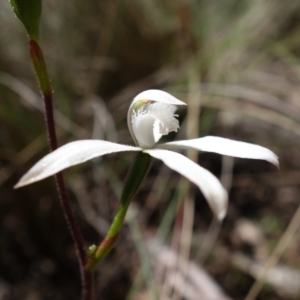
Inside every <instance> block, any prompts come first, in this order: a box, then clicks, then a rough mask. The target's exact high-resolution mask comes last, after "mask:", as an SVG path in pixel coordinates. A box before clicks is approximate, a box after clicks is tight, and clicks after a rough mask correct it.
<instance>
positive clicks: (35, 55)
mask: <svg viewBox="0 0 300 300" xmlns="http://www.w3.org/2000/svg"><path fill="white" fill-rule="evenodd" d="M29 50H30V56H31V60H32V64H33V67H34V70H35V74H36V77H37V80H38V83H39V86H40V90H41V93H42V97H43V100H44V106H45V119H46V127H47V132H48V140H49V146H50V150H51V151H54V150H55V149H56V148H57V137H56V131H55V120H54V114H53V100H52V87H51V83H50V79H49V76H48V72H47V67H46V63H45V60H44V56H43V52H42V49H41V47H40V45H39V43H38V42H37V40H34V39H29ZM55 181H56V186H57V189H58V194H59V198H60V202H61V206H62V209H63V213H64V216H65V219H66V222H67V224H68V228H69V231H70V233H71V236H72V238H73V241H74V244H75V248H76V253H77V257H78V262H79V265H80V273H81V281H82V300H92V299H93V278H92V277H93V276H92V274H91V273H90V272H87V271H86V270H85V268H84V266H85V265H86V262H87V254H86V249H85V243H84V240H83V237H82V234H81V232H80V229H79V226H78V224H77V221H76V218H75V216H74V214H73V211H72V208H71V205H70V200H69V197H68V195H67V192H66V188H65V183H64V179H63V176H62V173H58V174H56V175H55Z"/></svg>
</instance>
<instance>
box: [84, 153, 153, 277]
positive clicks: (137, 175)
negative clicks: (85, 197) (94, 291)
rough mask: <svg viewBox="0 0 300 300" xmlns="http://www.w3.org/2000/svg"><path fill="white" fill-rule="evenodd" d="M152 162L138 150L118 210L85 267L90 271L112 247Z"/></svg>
mask: <svg viewBox="0 0 300 300" xmlns="http://www.w3.org/2000/svg"><path fill="white" fill-rule="evenodd" d="M151 163H152V157H151V156H150V155H149V154H146V153H144V152H138V153H137V155H136V158H135V160H134V162H133V165H132V168H131V170H130V172H129V174H128V177H127V179H126V182H125V186H124V189H123V193H122V196H121V200H120V204H119V207H118V211H117V213H116V215H115V217H114V220H113V222H112V224H111V226H110V228H109V230H108V232H107V235H106V237H105V238H104V240H103V241H102V242H101V244H100V245H99V246H98V248H97V249H95V251H94V252H93V253H92V254H91V255H90V261H89V262H88V264H87V266H86V269H87V270H89V271H92V270H94V269H95V267H96V265H97V264H98V263H99V262H100V261H101V260H103V258H104V257H105V256H106V255H107V254H108V253H109V252H110V250H111V249H112V248H113V247H114V245H115V243H116V241H117V238H118V234H119V231H120V229H121V227H122V225H123V222H124V219H125V216H126V213H127V210H128V207H129V204H130V201H131V199H132V198H133V196H134V195H135V194H136V192H137V191H138V189H139V188H140V186H141V184H142V182H143V180H144V178H145V177H146V175H147V173H148V171H149V169H150V166H151Z"/></svg>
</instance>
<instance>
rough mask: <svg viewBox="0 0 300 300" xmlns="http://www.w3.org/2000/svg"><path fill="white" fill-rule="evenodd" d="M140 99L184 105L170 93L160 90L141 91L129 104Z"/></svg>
mask: <svg viewBox="0 0 300 300" xmlns="http://www.w3.org/2000/svg"><path fill="white" fill-rule="evenodd" d="M140 100H151V101H156V102H161V103H165V104H173V105H186V103H184V102H182V101H180V100H178V99H177V98H175V97H174V96H172V95H171V94H169V93H167V92H164V91H161V90H147V91H144V92H141V93H139V94H138V95H137V96H135V98H134V99H133V101H132V103H131V105H132V104H134V103H136V102H137V101H140Z"/></svg>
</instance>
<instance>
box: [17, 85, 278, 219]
mask: <svg viewBox="0 0 300 300" xmlns="http://www.w3.org/2000/svg"><path fill="white" fill-rule="evenodd" d="M139 101H141V102H139ZM152 101H153V102H152ZM175 105H185V103H184V102H182V101H180V100H178V99H176V98H175V97H173V96H171V95H170V94H168V93H166V92H163V91H159V90H148V91H145V92H142V93H140V94H139V95H137V96H136V97H135V98H134V100H133V102H132V104H131V105H130V108H129V111H128V127H129V130H130V132H131V135H132V137H133V138H134V140H135V142H136V144H138V145H140V144H139V143H138V141H139V142H140V143H141V144H142V145H140V147H134V146H127V145H121V144H117V143H112V142H108V141H102V140H81V141H75V142H71V143H68V144H66V145H64V146H62V147H60V148H58V149H57V150H55V151H53V152H51V153H50V154H48V155H46V156H45V157H44V158H42V159H41V160H40V161H39V162H37V163H36V164H35V165H34V166H33V167H32V168H31V169H30V170H29V171H28V172H27V173H26V174H25V175H24V176H23V177H22V178H21V179H20V181H19V182H18V183H17V184H16V185H15V188H19V187H22V186H25V185H28V184H31V183H34V182H37V181H39V180H42V179H44V178H47V177H49V176H52V175H54V174H56V173H58V172H60V171H62V170H64V169H66V168H69V167H71V166H74V165H77V164H80V163H83V162H85V161H87V160H90V159H93V158H95V157H98V156H101V155H105V154H109V153H116V152H124V151H143V152H145V153H148V154H149V155H151V156H152V157H154V158H156V159H159V160H161V161H163V163H164V164H166V165H167V166H168V167H170V168H171V169H172V170H174V171H176V172H178V173H180V174H181V175H183V176H185V177H186V178H188V179H189V180H190V181H191V182H193V183H194V184H195V185H197V186H198V187H199V189H200V190H201V191H202V193H203V195H204V196H205V198H206V200H207V202H208V204H209V206H210V208H211V210H212V212H213V214H214V215H215V217H216V218H217V219H218V220H220V221H221V220H222V219H223V218H224V217H225V215H226V211H227V205H228V195H227V192H226V190H225V189H224V188H223V186H222V185H221V183H220V182H219V180H218V179H217V178H216V177H215V176H214V175H213V174H211V173H210V172H209V171H207V170H205V169H204V168H202V167H200V166H199V165H197V164H196V163H194V162H192V161H191V160H189V159H188V158H186V157H185V156H183V155H181V154H179V153H176V152H174V151H173V150H178V149H179V150H180V149H194V150H198V151H199V150H200V151H209V152H215V153H219V154H221V155H230V156H234V157H241V158H250V159H263V160H266V161H269V162H271V163H272V164H274V165H276V166H279V163H278V157H277V156H276V155H275V154H274V153H273V152H272V151H270V150H269V149H267V148H264V147H261V146H258V145H254V144H249V143H244V142H239V141H233V140H230V139H226V138H221V137H214V136H207V137H203V138H198V139H192V140H183V141H175V142H170V143H165V144H156V143H157V141H158V140H159V138H160V137H161V136H162V135H164V134H168V133H169V132H170V131H177V130H178V129H179V124H178V120H177V119H176V118H175V117H176V116H177V115H174V112H175V109H176V107H175ZM133 108H135V109H133ZM133 118H135V120H133Z"/></svg>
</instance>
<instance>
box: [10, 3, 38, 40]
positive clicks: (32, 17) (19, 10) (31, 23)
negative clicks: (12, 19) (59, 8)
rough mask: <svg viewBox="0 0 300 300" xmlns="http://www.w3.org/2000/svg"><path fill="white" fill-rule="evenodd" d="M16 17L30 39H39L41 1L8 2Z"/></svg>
mask: <svg viewBox="0 0 300 300" xmlns="http://www.w3.org/2000/svg"><path fill="white" fill-rule="evenodd" d="M10 4H11V6H12V8H13V11H14V13H15V14H16V16H17V17H18V18H19V19H20V20H21V22H22V23H23V25H24V26H25V28H26V31H27V33H28V35H29V37H30V38H31V39H34V40H38V38H39V23H40V18H41V12H42V3H41V0H10Z"/></svg>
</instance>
